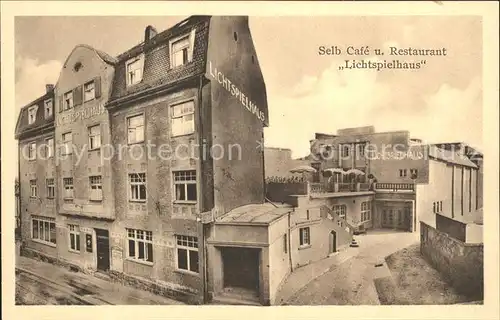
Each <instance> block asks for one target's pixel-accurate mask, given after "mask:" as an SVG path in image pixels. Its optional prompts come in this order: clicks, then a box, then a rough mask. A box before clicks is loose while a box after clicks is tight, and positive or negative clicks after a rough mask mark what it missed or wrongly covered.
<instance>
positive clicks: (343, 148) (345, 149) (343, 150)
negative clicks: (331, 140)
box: [342, 145, 349, 157]
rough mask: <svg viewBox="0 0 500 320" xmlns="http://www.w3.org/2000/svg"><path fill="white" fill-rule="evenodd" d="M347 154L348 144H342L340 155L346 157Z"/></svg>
mask: <svg viewBox="0 0 500 320" xmlns="http://www.w3.org/2000/svg"><path fill="white" fill-rule="evenodd" d="M348 156H349V146H348V145H344V146H342V157H348Z"/></svg>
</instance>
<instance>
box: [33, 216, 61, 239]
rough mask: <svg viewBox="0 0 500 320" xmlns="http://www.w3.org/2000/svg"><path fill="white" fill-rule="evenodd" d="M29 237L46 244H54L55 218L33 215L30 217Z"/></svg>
mask: <svg viewBox="0 0 500 320" xmlns="http://www.w3.org/2000/svg"><path fill="white" fill-rule="evenodd" d="M31 238H32V239H33V240H37V241H41V242H45V243H47V244H56V222H55V219H54V218H49V217H35V216H33V217H32V218H31Z"/></svg>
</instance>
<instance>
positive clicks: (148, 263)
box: [125, 258, 154, 267]
mask: <svg viewBox="0 0 500 320" xmlns="http://www.w3.org/2000/svg"><path fill="white" fill-rule="evenodd" d="M125 260H126V261H130V262H135V263H138V264H142V265H145V266H148V267H152V266H153V265H154V262H149V261H144V260H139V259H132V258H126V259H125Z"/></svg>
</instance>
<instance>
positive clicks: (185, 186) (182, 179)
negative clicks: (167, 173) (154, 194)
mask: <svg viewBox="0 0 500 320" xmlns="http://www.w3.org/2000/svg"><path fill="white" fill-rule="evenodd" d="M174 185H175V200H176V201H192V202H194V201H196V198H197V197H196V171H195V170H189V171H176V172H174Z"/></svg>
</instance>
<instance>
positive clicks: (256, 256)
mask: <svg viewBox="0 0 500 320" xmlns="http://www.w3.org/2000/svg"><path fill="white" fill-rule="evenodd" d="M222 261H223V264H224V287H239V288H245V289H250V290H252V291H255V292H259V265H260V249H255V248H239V247H234V248H232V247H225V248H222Z"/></svg>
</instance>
